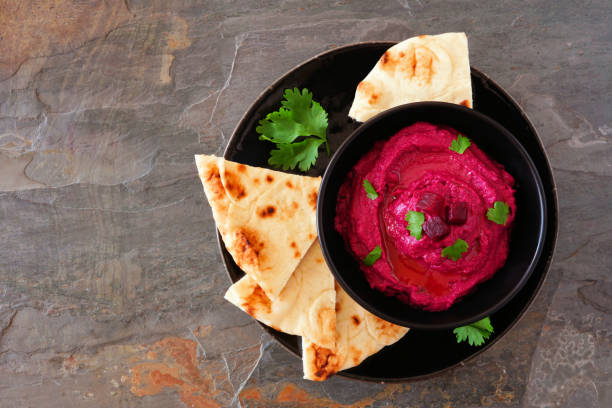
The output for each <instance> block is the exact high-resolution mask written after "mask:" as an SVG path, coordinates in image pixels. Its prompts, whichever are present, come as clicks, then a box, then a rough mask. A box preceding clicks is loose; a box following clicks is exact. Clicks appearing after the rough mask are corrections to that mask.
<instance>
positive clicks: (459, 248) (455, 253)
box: [442, 238, 468, 261]
mask: <svg viewBox="0 0 612 408" xmlns="http://www.w3.org/2000/svg"><path fill="white" fill-rule="evenodd" d="M467 250H468V243H467V242H465V241H464V240H462V239H461V238H457V240H456V241H455V242H454V243H453V245H451V246H447V247H446V248H444V249H443V250H442V257H443V258H450V259H452V260H453V261H456V260H457V259H459V258H461V254H463V253H464V252H467Z"/></svg>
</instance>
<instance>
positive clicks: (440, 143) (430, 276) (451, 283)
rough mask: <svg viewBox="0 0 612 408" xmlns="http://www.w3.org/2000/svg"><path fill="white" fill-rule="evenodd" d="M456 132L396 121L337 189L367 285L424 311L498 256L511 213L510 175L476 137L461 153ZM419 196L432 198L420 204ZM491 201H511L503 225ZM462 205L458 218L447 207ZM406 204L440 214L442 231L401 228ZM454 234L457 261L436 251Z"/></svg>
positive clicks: (479, 277)
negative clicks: (372, 257)
mask: <svg viewBox="0 0 612 408" xmlns="http://www.w3.org/2000/svg"><path fill="white" fill-rule="evenodd" d="M457 134H458V132H457V131H455V130H454V129H451V128H448V127H439V126H434V125H432V124H429V123H423V122H420V123H415V124H414V125H411V126H409V127H406V128H404V129H402V130H401V131H399V132H398V133H397V134H395V135H394V136H393V137H391V138H390V139H389V140H388V141H384V142H378V143H377V144H376V145H375V146H374V147H373V148H372V150H371V151H370V152H368V153H367V154H366V155H365V156H364V157H362V158H361V160H360V161H359V163H358V164H357V165H356V166H355V167H354V168H353V169H352V170H351V171H350V172H349V175H348V177H347V179H346V181H345V182H344V184H343V185H342V187H341V188H340V191H339V194H338V203H337V208H336V219H335V227H336V230H337V231H338V232H339V233H340V234H341V235H342V237H343V238H344V240H345V242H346V244H347V247H348V248H349V250H350V251H351V252H352V253H353V254H354V255H355V257H356V258H357V259H359V260H360V265H361V269H362V270H363V271H364V273H365V276H366V278H367V279H368V282H369V283H370V285H371V286H372V288H374V289H377V290H380V291H382V292H383V293H385V294H386V295H389V296H396V297H397V298H399V299H400V300H402V301H403V302H406V303H409V304H411V305H413V306H416V307H420V308H422V309H425V310H430V311H440V310H446V309H448V308H449V307H450V306H451V305H452V304H453V303H454V302H455V301H457V300H458V299H459V298H461V297H462V296H464V295H465V294H467V293H468V292H469V291H470V290H471V289H472V288H473V287H474V286H475V285H477V284H478V283H480V282H483V281H485V280H487V279H489V278H491V276H493V274H494V273H495V272H496V271H497V270H498V269H499V268H500V267H501V266H502V265H503V264H504V262H505V261H506V257H507V254H508V239H509V232H510V227H511V225H512V221H513V219H514V214H515V213H516V204H515V200H514V195H513V194H514V190H513V188H512V186H513V184H514V179H513V178H512V176H511V175H510V174H508V173H507V172H506V171H505V170H504V169H503V167H502V166H501V165H500V164H498V163H496V162H494V161H493V160H491V159H490V158H489V157H488V156H487V155H486V154H485V153H483V152H482V151H481V150H480V149H479V148H478V147H477V146H476V145H475V144H474V143H472V144H471V146H470V147H469V148H468V149H467V150H465V152H464V153H463V154H458V153H456V152H454V151H452V150H450V149H449V147H450V146H451V142H452V141H453V140H454V139H455V138H457ZM466 136H468V137H469V135H466ZM366 179H367V180H368V181H369V182H370V183H371V184H372V185H373V187H374V189H375V190H376V192H377V193H378V197H377V198H376V199H374V200H372V199H370V198H368V196H367V195H366V192H365V189H364V187H363V181H364V180H366ZM424 197H425V198H427V197H436V198H437V199H438V202H437V203H435V205H433V206H430V208H427V207H425V208H424V207H423V205H422V203H423V199H424ZM440 199H441V201H440ZM429 201H431V200H429ZM496 201H503V202H505V203H506V204H508V206H509V209H510V211H509V215H508V219H507V222H506V224H505V225H500V224H496V223H494V222H492V221H490V220H489V219H488V218H487V216H486V213H487V209H489V208H492V207H493V206H494V203H495V202H496ZM460 207H463V213H464V221H463V223H459V224H460V225H457V223H453V222H452V220H451V219H450V216H449V215H448V214H449V211H450V210H451V209H456V208H460ZM466 209H467V216H465V213H466V211H465V210H466ZM408 211H420V212H421V213H423V214H424V216H425V223H424V224H423V225H424V226H425V224H426V223H428V222H430V220H431V219H432V218H433V217H438V220H442V221H443V224H445V225H446V227H444V228H446V230H445V235H444V236H443V237H439V236H438V237H435V239H432V238H431V237H430V236H428V235H427V234H426V233H425V232H423V234H422V238H421V239H420V240H417V239H416V238H415V237H413V236H412V235H411V234H410V232H409V231H408V230H407V229H406V227H407V225H408V222H407V221H406V219H405V217H406V214H407V212H408ZM433 221H434V220H431V222H433ZM430 225H431V224H430ZM459 238H460V239H462V240H464V241H466V242H467V243H468V245H469V248H468V250H467V252H465V253H463V254H462V255H461V258H459V259H458V260H456V261H453V260H451V259H449V258H446V257H442V250H443V249H444V248H445V247H448V246H451V245H453V243H454V242H455V241H456V240H457V239H459ZM376 246H379V247H380V248H381V249H382V256H381V257H380V258H379V259H378V260H377V261H376V262H375V263H374V264H373V265H372V266H366V265H365V264H363V263H362V262H361V260H362V259H363V258H365V257H366V256H367V255H368V254H369V253H370V251H372V249H374V248H375V247H376Z"/></svg>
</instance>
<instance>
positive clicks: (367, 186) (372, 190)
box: [363, 179, 378, 200]
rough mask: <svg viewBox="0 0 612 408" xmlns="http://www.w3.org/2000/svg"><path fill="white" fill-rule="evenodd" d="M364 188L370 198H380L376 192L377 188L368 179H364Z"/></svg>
mask: <svg viewBox="0 0 612 408" xmlns="http://www.w3.org/2000/svg"><path fill="white" fill-rule="evenodd" d="M363 189H364V190H365V192H366V195H367V196H368V198H369V199H370V200H376V199H377V198H378V193H377V192H376V189H375V188H374V186H373V185H372V183H370V181H369V180H368V179H364V180H363Z"/></svg>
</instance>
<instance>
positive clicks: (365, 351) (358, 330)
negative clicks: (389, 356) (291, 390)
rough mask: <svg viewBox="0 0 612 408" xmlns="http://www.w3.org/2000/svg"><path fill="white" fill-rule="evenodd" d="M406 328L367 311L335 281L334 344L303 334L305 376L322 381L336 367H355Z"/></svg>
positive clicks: (401, 334) (336, 368)
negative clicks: (325, 345)
mask: <svg viewBox="0 0 612 408" xmlns="http://www.w3.org/2000/svg"><path fill="white" fill-rule="evenodd" d="M407 332H408V328H406V327H402V326H397V325H395V324H392V323H389V322H387V321H385V320H382V319H380V318H378V317H376V316H374V315H373V314H372V313H370V312H368V311H366V310H365V309H364V308H363V307H361V306H359V304H357V302H355V301H354V300H353V299H351V297H350V296H349V295H348V294H347V293H346V292H345V291H344V290H343V289H342V288H341V287H340V286H339V285H338V284H336V347H335V348H333V349H330V348H326V347H321V346H320V345H318V344H316V342H314V341H312V340H311V339H309V338H308V337H305V336H303V337H302V362H303V365H304V378H306V379H308V380H314V381H323V380H325V379H327V378H328V377H329V376H330V375H332V374H335V373H337V372H338V371H341V370H346V369H349V368H351V367H355V366H357V365H359V364H360V363H361V362H362V361H363V360H365V359H366V358H368V357H369V356H371V355H373V354H375V353H377V352H378V351H379V350H380V349H382V348H383V347H384V346H388V345H390V344H393V343H395V342H396V341H398V340H399V339H401V338H402V337H403V336H404V335H405V334H406V333H407Z"/></svg>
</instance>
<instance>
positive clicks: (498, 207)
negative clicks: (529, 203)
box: [487, 201, 510, 225]
mask: <svg viewBox="0 0 612 408" xmlns="http://www.w3.org/2000/svg"><path fill="white" fill-rule="evenodd" d="M509 212H510V207H509V206H508V204H506V203H504V202H503V201H496V202H495V203H494V204H493V208H489V209H488V210H487V218H488V219H489V220H490V221H493V222H494V223H496V224H500V225H506V222H507V221H508V213H509Z"/></svg>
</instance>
